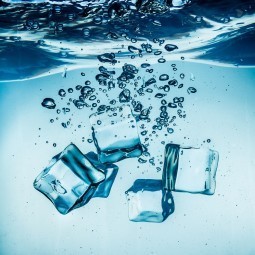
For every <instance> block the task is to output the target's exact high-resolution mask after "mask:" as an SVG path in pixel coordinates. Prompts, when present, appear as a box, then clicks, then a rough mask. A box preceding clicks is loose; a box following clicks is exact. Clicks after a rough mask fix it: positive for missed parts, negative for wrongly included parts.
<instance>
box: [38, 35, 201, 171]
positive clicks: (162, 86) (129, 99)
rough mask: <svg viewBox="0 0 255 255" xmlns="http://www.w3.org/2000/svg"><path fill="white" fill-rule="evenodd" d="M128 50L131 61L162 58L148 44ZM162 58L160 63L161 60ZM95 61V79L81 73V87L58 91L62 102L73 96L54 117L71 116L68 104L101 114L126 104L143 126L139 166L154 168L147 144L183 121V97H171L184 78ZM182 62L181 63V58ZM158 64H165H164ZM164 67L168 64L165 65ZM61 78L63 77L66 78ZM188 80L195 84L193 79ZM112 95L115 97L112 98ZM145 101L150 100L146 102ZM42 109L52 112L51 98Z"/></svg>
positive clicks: (108, 59) (112, 58)
mask: <svg viewBox="0 0 255 255" xmlns="http://www.w3.org/2000/svg"><path fill="white" fill-rule="evenodd" d="M155 42H156V43H159V44H161V45H163V44H164V40H160V39H157V40H155ZM164 48H165V50H166V51H173V50H175V49H177V48H178V47H177V46H175V45H173V44H171V45H170V44H165V47H164ZM128 50H129V52H130V54H131V56H130V57H131V59H133V58H132V56H139V55H141V54H142V53H143V52H144V51H146V52H150V53H154V54H155V53H156V55H161V54H162V52H157V51H155V50H154V49H153V48H152V45H151V44H149V43H146V44H142V45H141V48H137V47H134V46H129V47H128ZM161 58H162V59H163V57H161ZM97 59H98V61H99V63H100V64H102V65H100V66H99V68H98V71H97V72H95V77H94V79H91V80H88V79H86V78H85V76H86V74H85V73H84V72H82V73H81V76H82V77H84V78H85V79H84V84H83V85H80V84H79V85H76V86H75V87H74V88H69V89H67V90H65V89H63V88H61V89H60V90H59V91H58V95H59V96H60V97H61V99H63V98H65V97H67V95H68V94H69V95H70V94H73V98H69V100H68V101H67V107H63V108H62V109H57V113H58V114H59V113H61V112H62V113H63V114H66V113H68V112H70V106H71V104H73V105H74V106H75V107H76V108H77V109H78V110H82V109H83V108H87V109H88V110H90V111H91V113H94V112H98V113H100V112H101V113H102V112H104V111H108V110H110V109H111V110H113V111H114V109H115V108H116V106H117V105H118V104H129V105H130V107H131V108H132V111H133V114H134V116H135V118H136V119H137V121H138V122H139V123H142V124H140V126H139V128H140V130H141V132H140V135H141V138H142V139H143V154H142V156H141V157H140V158H139V159H138V162H139V163H141V164H143V163H145V162H147V161H148V162H149V163H150V164H151V165H153V166H155V158H154V157H151V155H150V153H149V150H148V147H149V140H152V136H153V135H155V136H156V137H157V136H158V135H157V133H158V132H163V129H164V130H165V132H166V134H172V133H174V127H175V126H176V124H175V121H176V119H177V117H179V118H186V113H185V110H184V102H185V100H184V99H185V98H184V96H180V97H176V96H175V97H173V96H172V95H173V92H176V91H178V90H181V91H183V89H184V88H185V86H184V84H183V83H182V82H179V81H178V80H180V81H182V80H183V79H184V78H185V74H184V73H180V75H179V78H172V79H171V78H170V76H169V74H168V73H160V74H159V75H156V74H154V73H155V71H154V69H153V68H152V67H153V66H151V65H150V64H149V63H148V61H146V62H144V63H142V64H140V66H139V67H138V66H135V65H133V64H130V63H125V64H124V65H122V68H121V70H120V72H119V71H118V72H117V71H115V69H114V68H112V67H114V65H115V64H116V63H117V62H118V61H117V59H116V55H115V54H114V53H112V52H110V53H103V54H101V55H98V56H97ZM181 59H182V60H184V58H181ZM158 62H159V63H160V64H164V62H160V61H158ZM164 65H170V64H169V63H167V64H164ZM171 68H172V70H173V73H175V72H176V71H177V65H176V64H171ZM164 69H165V68H164ZM146 73H148V74H146ZM144 74H145V75H144ZM150 76H152V77H150ZM63 77H66V75H65V76H63ZM177 79H178V80H177ZM191 80H194V77H193V76H192V77H191ZM74 91H76V93H75V96H74V93H73V92H74ZM77 92H78V94H77ZM196 92H197V89H196V88H194V87H188V88H187V89H186V91H183V94H184V93H187V94H193V93H196ZM111 93H113V94H114V95H115V96H112V94H111ZM178 93H179V92H178ZM152 97H153V98H154V100H153V102H156V101H157V100H159V102H158V103H159V104H160V107H159V111H158V113H157V114H156V115H155V114H153V117H152V116H151V112H152V111H155V110H156V109H155V106H154V105H151V104H150V101H149V100H150V98H152ZM105 98H106V99H107V102H108V103H105V104H102V103H101V101H104V100H103V99H105ZM148 98H149V100H147V99H148ZM155 100H156V101H155ZM146 104H148V105H146ZM42 106H43V107H45V108H48V109H55V107H56V103H55V101H54V99H53V98H45V99H44V100H43V102H42ZM70 122H71V119H69V120H68V121H67V122H62V123H61V125H62V127H64V128H68V126H69V125H70ZM146 123H150V125H149V126H151V127H152V128H151V130H149V128H148V125H147V124H146ZM161 130H162V131H161ZM83 139H84V138H83ZM87 141H88V142H89V143H91V142H93V140H92V139H88V140H87ZM147 157H149V159H148V160H147V159H146V158H147ZM161 163H162V162H161ZM161 163H160V164H161ZM160 170H161V168H160V167H157V171H160Z"/></svg>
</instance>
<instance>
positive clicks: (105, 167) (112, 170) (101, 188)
mask: <svg viewBox="0 0 255 255" xmlns="http://www.w3.org/2000/svg"><path fill="white" fill-rule="evenodd" d="M85 156H86V157H87V158H88V159H89V160H90V162H91V163H92V164H93V165H94V166H95V167H96V168H98V169H100V170H101V171H102V172H103V173H104V174H105V180H104V181H102V182H100V183H99V184H98V186H97V188H96V190H95V193H94V194H93V197H103V198H106V197H108V196H109V194H110V191H111V188H112V185H113V182H114V180H115V177H116V175H117V172H118V169H119V168H118V166H116V165H114V164H110V163H107V164H102V163H101V162H100V161H98V157H97V154H96V153H94V152H89V153H87V154H86V155H85Z"/></svg>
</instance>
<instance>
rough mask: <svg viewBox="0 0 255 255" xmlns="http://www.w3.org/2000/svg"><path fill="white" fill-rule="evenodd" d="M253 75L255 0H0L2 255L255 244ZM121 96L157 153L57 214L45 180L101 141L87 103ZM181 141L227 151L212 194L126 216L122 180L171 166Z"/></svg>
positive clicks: (210, 249) (215, 249)
mask: <svg viewBox="0 0 255 255" xmlns="http://www.w3.org/2000/svg"><path fill="white" fill-rule="evenodd" d="M127 65H132V66H133V67H136V68H137V73H135V75H134V77H133V76H132V77H128V76H127V73H125V72H124V71H123V70H124V69H125V67H127ZM123 73H124V74H125V75H126V76H125V75H123ZM151 79H154V80H155V81H154V80H151ZM146 84H147V85H148V88H147V89H146V90H145V88H146V86H147V85H146ZM254 84H255V1H199V0H198V1H165V0H154V1H149V0H144V1H140V0H138V1H133V0H132V1H40V2H38V1H15V0H14V1H0V116H1V125H0V141H1V142H0V151H1V153H0V171H1V188H0V190H1V192H0V199H1V201H2V206H1V210H0V226H1V228H0V254H4V255H5V254H11V255H12V254H145V255H147V254H160V255H162V254H170V253H174V254H176V255H178V254H180V255H182V254H191V255H192V254H209V255H210V254H238V255H239V254H245V255H246V254H247V255H248V254H249V255H253V254H255V246H254V237H255V218H254V214H255V200H254V196H253V192H254V183H255V172H254V168H255V160H254V156H253V149H252V148H253V144H254V142H255V138H254V133H255V103H254V96H255V86H254ZM84 85H85V86H89V87H90V88H93V89H94V90H93V91H94V92H93V93H94V94H93V97H89V98H82V97H81V96H82V94H81V92H80V90H81V87H83V86H84ZM63 91H64V92H63ZM176 98H177V99H176ZM180 98H181V99H180ZM45 99H48V100H50V101H48V103H52V102H54V104H55V106H54V107H47V106H48V105H46V107H45V104H44V103H43V102H45V101H44V100H45ZM123 100H124V101H123ZM163 100H165V101H166V103H165V102H164V101H163ZM178 100H179V101H178ZM162 101H163V102H162ZM122 102H125V103H128V104H129V105H130V106H131V108H132V110H133V112H134V113H135V114H136V115H137V117H139V116H140V119H139V118H138V119H139V121H138V122H137V126H138V133H139V135H140V139H141V141H142V144H144V145H145V147H146V148H147V151H146V152H147V153H146V154H143V155H142V156H141V157H139V158H130V159H126V160H123V161H119V162H117V163H116V164H117V165H118V167H119V170H118V174H117V176H116V179H115V181H114V184H113V186H112V189H111V193H110V196H109V197H108V198H107V199H101V198H94V199H93V200H91V201H90V203H88V204H86V205H85V206H84V207H82V208H80V209H77V210H74V211H72V212H70V213H69V214H68V215H65V216H63V215H61V214H59V213H58V212H57V210H56V209H55V208H54V206H53V205H52V204H51V203H50V202H49V201H48V200H47V199H46V198H45V197H44V196H42V195H41V194H40V193H39V192H37V191H36V190H35V189H34V187H33V181H34V179H35V178H36V176H37V175H38V174H39V173H40V172H41V171H42V170H43V169H44V168H45V167H46V166H47V164H48V162H49V160H50V159H51V158H52V157H53V156H55V155H56V154H58V153H60V152H61V151H63V149H64V148H65V147H66V146H67V145H68V144H70V143H74V144H76V145H77V146H78V147H79V148H80V150H81V151H82V152H83V153H87V152H89V151H94V152H96V148H95V145H94V143H93V137H92V131H91V125H90V120H89V117H90V115H91V114H93V113H95V112H97V111H98V109H99V107H100V106H101V108H102V107H106V106H108V105H114V106H121V105H122ZM139 104H140V105H141V106H140V105H139ZM138 105H139V107H138ZM164 105H167V114H162V106H164ZM140 107H141V109H143V110H147V109H148V111H145V112H142V110H141V109H140ZM143 114H145V115H146V114H148V115H149V121H148V118H144V119H143V118H142V117H141V116H143ZM113 132H114V130H113ZM170 142H173V143H176V144H181V145H183V146H194V147H203V148H210V149H213V150H216V151H218V152H219V156H220V158H219V165H218V170H217V176H216V191H215V194H214V195H213V196H204V195H201V194H188V193H181V192H172V194H173V197H174V202H175V211H174V213H173V214H171V215H170V216H169V217H168V218H167V220H166V221H164V222H163V223H160V224H155V223H146V222H131V221H129V219H128V202H127V200H126V196H125V192H126V191H127V190H128V189H129V188H130V187H131V186H132V184H133V183H134V181H135V180H136V179H161V178H162V171H163V162H164V148H165V145H166V144H167V143H170Z"/></svg>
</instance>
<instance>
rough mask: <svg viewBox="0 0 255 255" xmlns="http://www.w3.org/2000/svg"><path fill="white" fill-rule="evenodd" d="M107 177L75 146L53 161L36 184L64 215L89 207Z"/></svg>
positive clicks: (68, 148) (38, 177)
mask: <svg viewBox="0 0 255 255" xmlns="http://www.w3.org/2000/svg"><path fill="white" fill-rule="evenodd" d="M104 179H105V174H104V173H103V172H102V171H101V170H99V169H98V168H97V167H96V166H95V165H93V164H92V163H91V162H90V160H89V158H88V157H87V156H84V155H83V154H82V153H81V152H80V150H79V149H78V148H77V147H76V146H75V145H74V144H70V145H68V146H67V147H66V148H65V149H64V150H63V151H62V152H61V153H59V154H58V155H56V156H55V157H53V158H52V160H51V162H50V164H49V166H48V167H46V168H45V169H44V170H43V172H41V173H40V174H39V175H38V176H37V178H36V179H35V181H34V187H35V189H37V190H38V191H40V192H41V193H43V194H44V195H45V196H46V197H48V198H49V199H50V200H51V202H52V203H53V204H54V205H55V207H56V209H57V210H58V211H59V212H60V213H61V214H67V213H68V212H70V211H71V210H72V209H75V208H78V207H81V206H83V205H85V204H86V203H87V202H88V201H89V200H90V198H91V197H92V196H93V194H94V192H95V190H96V188H97V185H98V184H99V183H100V182H102V181H104Z"/></svg>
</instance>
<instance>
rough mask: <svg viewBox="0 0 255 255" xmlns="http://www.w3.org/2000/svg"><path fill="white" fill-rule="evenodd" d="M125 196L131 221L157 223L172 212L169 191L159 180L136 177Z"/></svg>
mask: <svg viewBox="0 0 255 255" xmlns="http://www.w3.org/2000/svg"><path fill="white" fill-rule="evenodd" d="M126 196H127V201H128V215H129V219H130V220H131V221H136V222H157V223H159V222H163V221H164V220H165V219H166V218H167V217H168V216H169V215H170V214H172V213H173V212H174V200H173V197H172V194H171V191H169V190H165V189H163V186H162V181H161V180H152V179H138V180H136V181H135V182H134V184H133V186H132V187H131V188H130V189H129V190H127V191H126Z"/></svg>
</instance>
